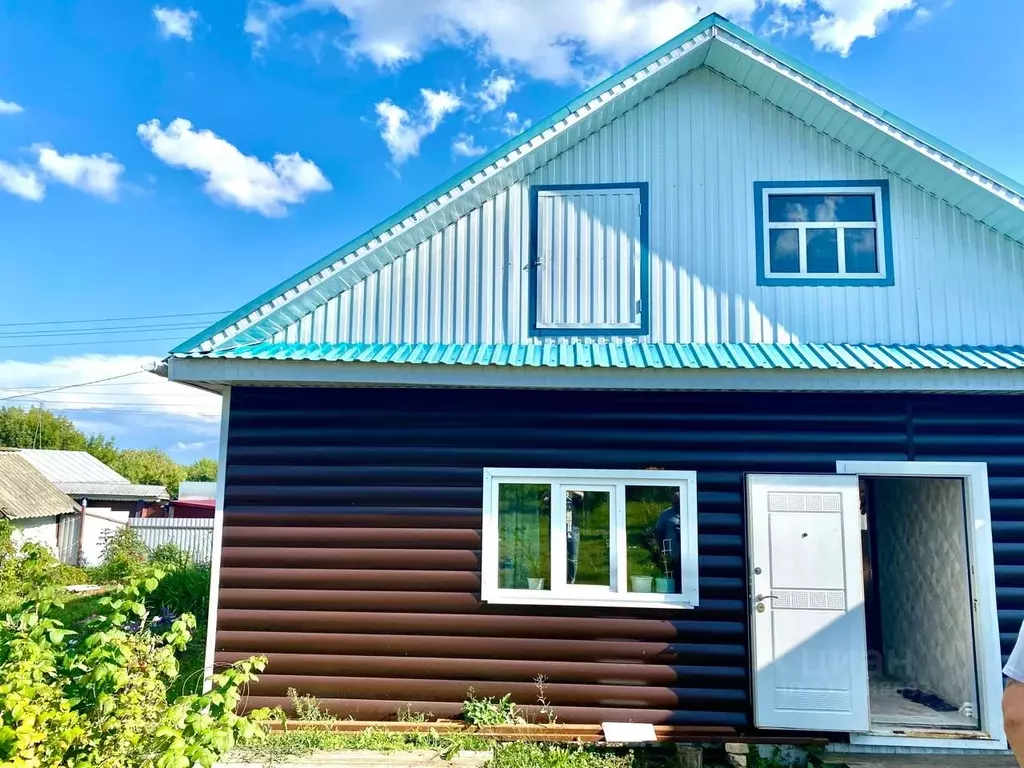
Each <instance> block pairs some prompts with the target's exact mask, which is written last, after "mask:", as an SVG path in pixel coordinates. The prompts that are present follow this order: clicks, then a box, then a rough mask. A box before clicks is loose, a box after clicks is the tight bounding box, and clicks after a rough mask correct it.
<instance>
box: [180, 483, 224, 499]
mask: <svg viewBox="0 0 1024 768" xmlns="http://www.w3.org/2000/svg"><path fill="white" fill-rule="evenodd" d="M216 497H217V483H216V482H207V481H205V480H185V481H184V482H182V483H181V484H180V485H178V500H179V501H193V500H202V499H206V500H209V501H212V500H213V499H215V498H216Z"/></svg>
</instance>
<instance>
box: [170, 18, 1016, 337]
mask: <svg viewBox="0 0 1024 768" xmlns="http://www.w3.org/2000/svg"><path fill="white" fill-rule="evenodd" d="M712 29H720V30H722V31H723V32H725V33H727V34H728V35H731V36H733V37H734V38H736V39H737V40H740V41H741V42H743V43H744V44H746V45H749V46H750V47H752V48H755V49H756V50H758V51H760V52H762V53H763V54H765V55H766V56H769V57H771V58H773V59H775V60H777V61H779V62H780V63H782V64H783V65H785V66H786V67H788V68H790V69H792V70H793V71H795V72H797V73H798V74H799V75H801V76H802V77H805V78H806V79H808V80H811V81H813V82H815V83H817V84H819V85H821V86H823V87H825V88H827V89H828V90H830V91H833V92H834V93H836V94H837V95H839V96H841V97H842V98H844V99H846V100H847V101H849V102H851V103H852V104H854V105H855V106H856V107H858V108H859V109H861V110H863V111H864V112H865V113H867V114H869V115H872V116H873V117H875V118H877V119H879V120H882V121H885V122H887V123H889V124H891V125H892V126H894V127H895V128H897V129H898V130H900V131H902V132H903V133H905V134H907V135H909V136H910V137H912V138H913V139H914V140H916V141H918V142H920V143H922V144H925V145H927V146H929V147H931V148H933V149H935V150H937V151H938V152H940V153H942V154H944V155H946V156H947V157H949V158H950V159H952V160H954V161H955V162H957V163H959V164H960V165H963V166H965V167H967V168H969V169H971V170H973V171H975V172H976V173H978V174H979V175H981V176H983V177H985V178H986V179H988V180H990V181H992V182H994V183H996V184H998V185H999V186H1001V187H1003V188H1004V189H1006V190H1007V191H1009V192H1010V193H1012V194H1015V195H1017V196H1020V197H1022V198H1024V184H1021V183H1019V182H1017V181H1015V180H1013V179H1011V178H1010V177H1008V176H1006V175H1004V174H1001V173H999V172H997V171H995V170H994V169H992V168H990V167H988V166H987V165H985V164H984V163H982V162H980V161H979V160H977V159H975V158H973V157H971V156H970V155H967V154H966V153H964V152H961V151H959V150H957V149H955V148H953V147H951V146H949V145H948V144H946V143H945V142H942V141H940V140H939V139H937V138H935V137H934V136H932V135H930V134H929V133H927V132H925V131H923V130H921V129H920V128H917V127H916V126H914V125H912V124H910V123H908V122H907V121H905V120H902V119H901V118H899V117H897V116H896V115H893V114H892V113H891V112H889V111H887V110H885V109H882V108H881V107H880V106H878V105H876V104H874V103H873V102H871V101H869V100H868V99H866V98H864V97H862V96H860V95H858V94H856V93H854V92H853V91H851V90H849V89H848V88H845V87H844V86H842V85H840V84H839V83H837V82H835V81H834V80H832V79H831V78H830V77H828V76H826V75H824V74H822V73H821V72H818V71H817V70H815V69H813V68H812V67H809V66H807V65H805V64H803V63H802V62H800V61H798V60H796V59H794V58H792V57H791V56H789V55H788V54H786V53H784V52H782V51H781V50H779V49H778V48H776V47H775V46H773V45H771V44H769V43H766V42H764V41H763V40H761V39H759V38H758V37H756V36H755V35H753V34H752V33H750V32H748V31H747V30H745V29H743V28H742V27H739V26H737V25H736V24H733V23H732V22H730V21H729V20H728V19H726V18H725V17H723V16H719V15H718V14H716V13H712V14H710V15H708V16H706V17H704V18H703V19H701V20H700V21H699V22H697V24H695V25H693V26H692V27H690V28H689V29H687V30H685V31H684V32H682V33H680V34H679V35H677V36H676V37H674V38H672V39H671V40H669V41H668V42H666V43H664V44H663V45H661V46H659V47H658V48H656V49H655V50H653V51H651V52H650V53H648V54H646V55H645V56H642V57H641V58H639V59H637V60H636V61H634V62H633V63H632V64H629V65H628V66H626V67H625V68H623V69H621V70H619V71H618V72H616V73H615V74H613V75H611V76H610V77H608V78H606V79H605V80H603V81H601V82H600V83H598V84H597V85H595V86H593V87H592V88H590V89H588V90H587V91H585V92H584V93H582V94H580V95H579V96H577V97H576V98H574V99H572V100H571V101H569V102H567V103H566V104H565V106H563V107H561V108H560V109H558V110H556V111H555V112H553V113H552V114H550V115H548V116H547V117H546V118H544V119H543V120H540V121H539V122H537V123H536V124H535V125H533V126H531V127H530V128H529V129H527V130H526V131H524V132H523V133H521V134H519V135H518V136H516V137H514V138H512V139H510V140H509V141H507V142H505V143H504V144H502V145H501V146H499V147H498V148H497V149H495V150H494V151H492V152H490V153H488V154H486V155H484V156H483V157H481V158H480V159H479V160H477V161H476V162H475V163H473V164H471V165H470V166H468V167H467V168H465V169H463V170H462V171H460V172H459V173H457V174H455V175H454V176H452V177H450V178H449V179H447V180H446V181H443V182H441V183H440V184H438V185H437V186H436V187H434V188H433V189H431V190H429V191H428V192H426V193H424V194H423V195H420V196H419V197H418V198H416V199H415V200H413V201H412V202H411V203H409V204H408V205H406V206H405V207H403V208H402V209H400V210H399V211H398V212H396V213H395V214H393V215H392V216H389V217H388V218H386V219H385V220H384V221H382V222H380V223H379V224H377V225H376V226H373V227H371V228H370V229H368V230H367V231H366V232H364V233H362V234H361V235H359V236H357V237H355V238H353V239H352V240H350V241H349V242H347V243H345V244H344V245H342V246H340V247H339V248H336V249H335V250H333V251H331V252H330V253H328V254H327V255H326V256H324V257H323V258H321V259H319V260H318V261H316V262H315V263H313V264H311V265H310V266H308V267H306V268H305V269H303V270H301V271H299V272H297V273H296V274H294V275H292V276H291V277H289V278H287V279H286V280H283V281H282V282H280V283H279V284H277V285H276V286H274V287H273V288H271V289H270V290H268V291H266V292H264V293H263V294H261V295H260V296H258V297H257V298H255V299H253V300H252V301H250V302H248V303H247V304H245V305H244V306H242V307H241V308H239V309H238V310H236V311H234V312H232V313H231V314H229V315H228V316H226V317H225V318H223V319H222V320H219V321H218V322H216V323H214V324H213V325H211V326H209V327H208V328H206V329H205V330H203V331H200V332H199V333H197V334H196V335H194V336H192V337H191V338H190V339H188V340H187V341H185V342H183V343H182V344H179V345H178V346H176V347H175V348H174V349H173V350H172V351H171V354H179V353H182V352H187V351H189V350H191V349H193V348H194V347H196V346H198V345H200V344H202V343H203V342H205V341H207V340H209V339H210V338H212V337H213V336H216V335H217V334H218V333H221V332H223V331H225V330H226V329H228V328H230V327H231V326H232V325H234V324H235V323H237V322H238V321H240V320H242V319H243V318H245V317H246V316H248V315H249V314H251V313H252V312H254V311H255V310H257V309H259V308H260V307H262V306H264V305H266V304H268V303H269V302H271V301H272V300H273V299H275V298H277V297H279V296H281V294H283V293H284V292H285V291H287V290H289V289H292V288H294V287H295V286H296V285H298V284H300V283H302V282H303V281H305V280H308V279H309V278H310V277H312V276H313V275H315V274H317V273H318V272H320V271H322V270H323V269H325V268H327V267H328V266H330V265H331V264H333V263H334V262H336V261H338V260H339V259H340V258H342V257H343V256H345V255H347V254H350V253H352V252H354V251H356V250H358V249H360V248H362V247H364V246H366V245H367V244H368V243H369V242H370V241H372V240H373V239H374V238H377V237H381V236H382V235H384V234H386V233H387V232H388V231H389V230H391V229H393V228H394V227H395V226H396V225H398V224H400V223H401V222H402V221H404V220H405V219H407V218H408V217H409V216H411V215H412V214H414V213H415V212H416V211H419V210H420V209H422V208H424V206H426V205H427V204H429V203H430V202H432V201H434V200H436V199H437V198H438V197H440V196H441V195H443V194H444V193H446V192H448V191H450V190H452V189H454V188H455V187H458V186H460V185H462V184H464V183H465V182H467V181H469V180H470V179H472V178H473V177H474V176H475V175H477V174H478V173H480V172H481V171H483V170H484V169H486V168H487V167H489V166H491V165H493V164H494V163H496V162H497V161H498V160H500V159H502V158H503V157H506V156H507V155H509V154H510V153H511V152H513V151H514V150H516V149H517V148H519V147H521V146H523V145H524V144H526V143H528V142H530V141H532V140H533V139H535V138H537V137H538V136H540V135H541V134H543V133H544V132H545V131H547V130H548V129H550V128H551V127H552V126H554V125H555V124H557V123H558V122H559V121H561V120H564V119H565V118H567V117H569V116H570V115H572V114H573V113H574V112H575V111H577V110H578V109H579V108H580V107H581V106H583V105H585V104H587V103H588V102H589V101H591V100H592V99H594V98H595V97H596V96H598V95H599V94H601V93H603V92H605V91H607V90H608V89H609V88H611V87H613V86H615V85H616V84H618V83H620V82H622V81H624V80H626V79H627V78H629V77H631V76H633V75H635V74H636V73H637V72H639V71H641V70H643V69H644V68H645V67H648V66H650V65H651V64H652V63H654V62H656V61H657V60H658V59H660V58H661V57H663V56H665V55H666V54H668V53H670V52H672V51H673V50H675V49H676V48H679V47H680V46H683V45H686V44H687V43H688V42H690V41H692V40H694V39H695V38H697V37H698V36H700V35H701V34H703V33H705V32H707V31H708V30H712Z"/></svg>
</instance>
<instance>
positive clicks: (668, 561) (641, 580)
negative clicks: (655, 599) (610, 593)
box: [626, 485, 682, 594]
mask: <svg viewBox="0 0 1024 768" xmlns="http://www.w3.org/2000/svg"><path fill="white" fill-rule="evenodd" d="M680 519H681V518H680V513H679V487H678V486H666V487H662V486H649V485H627V486H626V575H627V577H628V578H627V581H628V582H629V583H628V585H627V589H628V590H629V591H630V592H661V593H666V594H675V593H678V592H679V590H680V588H681V585H682V567H681V559H680V555H681V539H680Z"/></svg>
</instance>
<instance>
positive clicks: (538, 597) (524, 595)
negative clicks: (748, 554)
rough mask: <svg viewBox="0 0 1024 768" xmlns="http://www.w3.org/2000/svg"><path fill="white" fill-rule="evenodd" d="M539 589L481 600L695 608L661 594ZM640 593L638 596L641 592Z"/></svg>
mask: <svg viewBox="0 0 1024 768" xmlns="http://www.w3.org/2000/svg"><path fill="white" fill-rule="evenodd" d="M538 593H541V590H537V591H536V592H531V591H530V590H508V591H502V592H498V593H497V594H491V595H486V596H483V597H482V598H481V600H482V601H483V602H485V603H490V604H492V605H557V606H563V607H564V606H579V607H581V608H653V609H662V608H671V609H680V608H682V609H693V608H696V607H697V605H696V604H695V603H692V602H689V601H688V600H687V599H686V597H685V596H684V595H664V594H659V593H651V594H646V595H643V596H642V597H641V596H640V595H637V596H636V597H629V598H623V597H621V596H616V597H589V598H588V597H571V596H564V595H552V596H551V597H544V596H542V594H543V593H541V594H538ZM641 594H642V593H641Z"/></svg>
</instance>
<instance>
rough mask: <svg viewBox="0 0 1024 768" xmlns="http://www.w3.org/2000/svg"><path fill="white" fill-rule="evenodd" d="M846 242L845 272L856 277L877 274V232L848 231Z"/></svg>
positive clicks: (864, 230)
mask: <svg viewBox="0 0 1024 768" xmlns="http://www.w3.org/2000/svg"><path fill="white" fill-rule="evenodd" d="M844 235H845V240H846V271H847V272H849V273H851V274H857V275H864V274H867V275H870V274H873V273H876V272H878V244H877V241H876V240H875V238H876V236H877V230H874V229H848V230H846V231H845V233H844Z"/></svg>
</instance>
